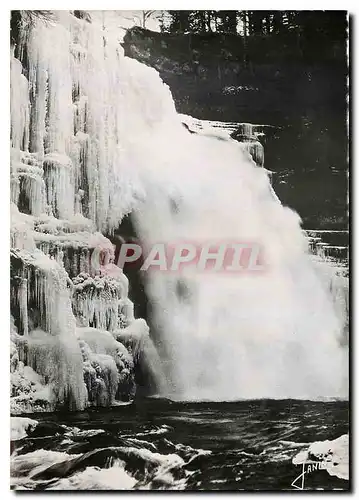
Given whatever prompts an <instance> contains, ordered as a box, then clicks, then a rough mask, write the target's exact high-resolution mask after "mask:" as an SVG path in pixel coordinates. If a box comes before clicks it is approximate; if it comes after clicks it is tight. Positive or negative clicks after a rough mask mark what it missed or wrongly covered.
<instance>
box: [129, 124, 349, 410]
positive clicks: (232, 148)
mask: <svg viewBox="0 0 359 500" xmlns="http://www.w3.org/2000/svg"><path fill="white" fill-rule="evenodd" d="M158 140H159V143H157V144H154V143H153V140H151V143H150V144H148V145H147V147H148V148H152V147H154V148H155V151H156V153H155V154H156V160H155V165H153V164H152V162H151V163H149V164H148V165H147V166H144V167H143V168H144V171H145V173H144V176H146V179H147V181H146V182H145V185H146V186H147V197H146V201H145V203H144V204H143V206H142V207H141V208H139V209H137V210H136V216H137V220H138V226H139V232H140V234H141V235H142V237H143V238H144V240H145V242H146V243H147V244H151V242H153V243H156V242H163V241H164V242H168V243H173V242H176V241H179V242H188V241H191V242H193V241H195V242H197V244H198V245H200V244H201V243H204V242H207V241H213V242H216V241H217V242H218V241H227V242H229V243H230V242H238V241H240V242H253V243H259V244H260V245H261V246H262V247H263V248H264V252H265V259H266V262H267V265H268V269H267V270H266V271H265V272H263V273H257V274H255V273H252V274H249V273H248V274H247V275H246V274H242V275H238V274H237V275H235V274H232V275H230V274H221V273H217V274H216V273H207V274H206V273H203V272H202V273H197V274H196V273H195V272H194V271H193V272H192V273H191V272H190V271H188V273H187V274H186V275H184V276H181V275H174V273H173V272H172V273H166V272H161V271H160V270H153V271H152V272H151V276H150V278H149V279H148V293H149V294H150V296H151V299H152V301H153V303H154V304H156V310H155V311H156V312H155V314H156V318H155V321H156V324H157V326H158V328H160V330H161V334H162V335H163V338H164V339H165V343H166V346H167V350H166V356H169V358H170V360H171V362H170V367H169V368H170V372H171V375H172V380H173V388H172V391H173V393H174V394H175V395H177V396H179V397H182V398H190V399H192V398H195V399H198V398H200V399H202V398H205V399H206V398H208V399H215V400H223V399H238V398H259V397H275V398H287V397H294V398H316V397H333V396H334V397H335V396H336V397H338V396H345V394H346V369H347V368H346V358H347V350H346V348H342V347H340V344H341V335H342V326H343V325H342V324H341V317H340V315H337V314H336V311H335V310H334V308H333V303H332V301H331V297H330V295H329V293H328V292H327V290H326V289H325V287H324V286H323V285H322V283H321V281H320V279H319V276H317V274H316V271H315V268H314V266H313V263H312V261H311V258H310V256H309V254H308V253H307V249H306V246H307V242H306V240H305V238H304V236H303V235H302V232H301V230H300V224H299V217H298V216H297V215H296V214H295V213H294V212H292V211H291V210H289V209H288V208H285V207H283V206H282V205H281V204H280V203H278V201H277V200H276V199H275V198H274V197H273V194H272V192H271V188H270V183H269V180H268V178H267V175H266V173H265V172H264V171H263V170H262V169H260V168H258V167H256V166H255V165H254V163H253V162H251V161H250V160H249V159H248V158H247V157H245V156H244V155H243V153H242V150H241V148H240V147H239V145H238V144H237V143H235V142H229V141H228V142H223V141H218V140H215V139H210V138H206V137H198V136H197V137H194V136H193V135H189V134H188V135H187V134H186V133H185V131H182V129H181V127H180V125H179V124H178V125H177V127H173V128H172V130H168V128H167V130H165V129H162V130H161V131H159V136H158ZM161 156H162V158H161ZM171 199H173V200H175V206H176V210H173V203H172V204H171ZM179 281H180V282H181V287H180V288H181V290H182V291H181V292H180V293H179V291H178V282H179ZM183 288H185V293H183Z"/></svg>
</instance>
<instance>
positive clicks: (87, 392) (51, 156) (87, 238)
mask: <svg viewBox="0 0 359 500" xmlns="http://www.w3.org/2000/svg"><path fill="white" fill-rule="evenodd" d="M26 19H27V21H29V16H26ZM25 21H26V20H25V19H24V20H23V22H22V25H21V26H20V30H19V36H18V40H17V44H16V46H15V47H12V49H11V199H12V207H11V312H12V316H13V323H12V331H11V338H12V351H11V367H12V368H11V370H12V411H13V412H15V413H21V412H31V411H35V410H52V409H55V408H57V407H60V406H61V407H66V408H69V409H82V408H84V407H85V406H86V405H88V404H97V405H109V404H112V403H113V402H114V401H115V400H116V399H126V400H128V399H131V398H132V397H133V396H134V393H135V387H136V386H135V381H134V361H133V356H132V355H130V354H129V352H128V350H127V348H125V347H124V346H123V344H121V343H120V342H118V341H117V340H115V337H114V335H119V334H120V333H121V330H122V329H125V330H126V331H127V330H131V324H132V323H133V322H134V321H135V319H134V317H133V307H131V306H130V307H124V304H125V303H130V301H129V299H128V282H127V278H126V277H125V276H124V275H123V273H122V271H121V270H120V269H118V268H116V270H114V267H115V266H112V267H111V262H113V259H114V249H113V246H112V244H111V242H110V241H109V240H108V239H107V238H106V237H105V236H103V235H102V234H101V232H105V233H107V234H110V233H111V232H112V231H113V230H114V229H116V228H117V227H118V225H119V222H120V221H121V219H122V217H123V216H124V215H125V214H127V213H128V212H129V211H130V210H131V209H132V208H133V206H134V204H135V202H136V199H137V198H138V197H141V186H140V184H139V183H136V182H134V179H133V178H130V177H128V170H127V169H125V168H124V166H125V165H126V162H128V161H129V159H128V152H127V151H126V141H125V137H128V141H133V140H134V139H135V137H134V136H131V135H129V134H128V133H127V134H125V131H128V129H129V127H130V130H132V132H135V131H136V130H140V129H141V127H140V126H139V123H138V122H141V121H146V120H150V119H154V120H155V119H156V112H155V113H153V111H154V110H156V107H157V106H158V107H159V108H160V107H161V99H160V96H158V100H157V102H156V101H155V100H154V101H153V102H149V103H148V110H147V111H148V112H147V113H146V110H143V109H141V110H140V102H138V101H137V100H136V91H138V85H142V84H143V79H141V78H140V82H142V83H139V79H138V77H137V74H138V73H140V72H139V71H138V68H139V67H140V66H141V65H139V64H138V63H136V62H133V63H132V61H130V60H125V58H124V57H123V54H122V48H121V46H120V45H119V42H118V40H117V39H116V38H113V35H112V34H111V33H109V32H107V31H106V29H105V28H103V27H102V26H100V25H98V24H96V22H95V23H91V22H88V19H87V20H82V19H81V20H80V19H77V18H76V17H75V16H74V15H72V13H69V12H64V11H62V12H60V11H59V12H54V13H53V16H52V19H51V20H48V21H46V20H41V19H38V20H33V22H31V23H29V22H27V23H26V22H25ZM15 56H16V57H15ZM133 67H135V69H133ZM149 74H150V77H151V76H152V78H157V79H158V77H157V75H156V74H155V72H154V71H152V72H151V71H150V72H149ZM128 109H137V112H135V113H131V114H129V113H128V112H127V111H128ZM131 117H132V120H133V123H132V124H131V123H130V122H131ZM142 128H143V127H142ZM96 252H99V253H100V256H101V259H102V260H101V262H102V263H105V264H106V265H107V268H106V266H103V265H101V266H100V265H97V264H98V263H99V262H97V261H96V258H95V257H96V255H95V253H96ZM97 257H98V255H97ZM94 258H95V260H94ZM94 262H95V265H93V263H94ZM135 330H136V335H137V341H136V342H135V341H133V342H132V343H131V342H130V343H129V344H128V349H130V350H131V346H132V344H133V345H134V346H136V345H137V343H138V337H141V335H143V336H148V329H147V327H144V328H142V331H141V332H140V333H139V332H138V331H137V330H138V328H137V326H136V327H135ZM109 332H113V333H109ZM90 333H91V335H90ZM94 337H96V338H97V342H95V343H94V342H93V338H94ZM111 339H112V341H111ZM109 346H111V348H110V349H109Z"/></svg>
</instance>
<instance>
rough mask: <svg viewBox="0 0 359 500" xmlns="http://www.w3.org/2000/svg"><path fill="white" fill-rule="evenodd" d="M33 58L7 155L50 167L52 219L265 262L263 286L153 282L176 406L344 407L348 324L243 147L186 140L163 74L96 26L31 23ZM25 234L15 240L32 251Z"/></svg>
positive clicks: (236, 281) (152, 274) (213, 280)
mask: <svg viewBox="0 0 359 500" xmlns="http://www.w3.org/2000/svg"><path fill="white" fill-rule="evenodd" d="M26 47H27V57H28V82H27V81H26V79H25V80H24V77H23V75H21V71H19V64H18V62H16V60H14V59H13V80H12V85H13V95H14V96H19V99H20V100H19V103H20V106H21V114H19V113H18V109H17V107H16V106H14V107H13V108H12V122H11V123H12V133H13V142H12V146H13V148H14V150H15V151H17V150H18V149H19V148H20V149H21V148H25V150H26V149H27V148H29V152H30V153H32V154H34V155H35V156H36V158H37V160H38V161H40V163H41V164H42V166H43V176H44V184H45V186H46V193H47V199H46V200H44V202H46V203H47V212H48V215H49V216H50V217H52V216H53V215H54V216H55V217H58V218H59V219H61V218H67V219H71V218H73V217H74V212H75V211H76V212H81V213H83V214H84V215H85V216H86V217H88V218H89V219H91V220H92V221H93V222H94V224H95V225H96V227H97V229H98V230H100V231H107V232H111V231H113V230H114V229H115V228H117V227H118V224H119V222H120V221H121V219H122V217H123V216H124V215H125V214H127V213H130V212H132V213H133V215H134V218H135V219H136V222H137V229H138V233H139V236H140V238H141V239H142V241H143V242H144V243H145V244H146V245H150V244H151V243H157V242H168V243H170V244H173V243H174V242H176V241H180V242H183V241H194V242H196V243H197V244H198V245H200V244H201V243H202V242H205V241H208V240H211V241H218V240H222V241H224V240H226V241H228V242H233V241H236V242H238V241H240V242H252V243H256V244H261V245H262V247H263V248H264V250H265V255H266V262H267V263H268V265H269V266H268V270H267V271H266V272H265V273H262V274H258V275H240V276H238V275H223V274H217V275H213V274H211V273H207V274H206V273H195V272H191V271H188V272H187V274H186V275H175V274H173V273H172V274H169V273H165V272H161V271H149V272H148V276H147V277H146V278H147V293H148V295H149V297H150V299H151V301H152V305H153V308H154V311H155V313H154V318H153V320H154V321H153V323H154V324H155V325H156V328H157V329H158V333H159V334H160V335H161V337H162V344H163V345H164V347H163V349H162V350H161V352H160V354H161V355H162V358H163V361H164V364H165V365H166V372H167V373H168V376H169V377H170V378H171V384H170V385H171V386H170V388H169V394H170V395H172V396H174V397H178V398H197V399H205V398H210V399H214V400H224V399H238V398H256V397H278V398H280V397H283V398H284V397H293V398H294V397H300V398H316V397H336V396H346V391H347V389H346V377H347V368H346V360H347V351H346V348H344V347H340V336H341V328H342V325H341V321H340V315H337V314H336V311H335V309H334V307H333V304H332V302H331V298H330V296H329V295H328V293H327V291H326V290H325V287H324V286H323V285H322V284H321V282H320V280H319V278H318V277H317V275H316V271H315V269H314V268H313V265H312V263H311V259H310V256H309V254H308V253H307V244H306V240H305V238H304V236H303V234H302V231H301V229H300V221H299V217H298V216H297V215H296V214H295V213H294V212H292V211H291V210H289V209H288V208H285V207H283V206H282V205H281V204H280V203H278V200H277V198H276V196H275V195H274V193H273V191H272V189H271V186H270V183H269V180H268V176H267V174H266V172H265V170H263V169H261V168H258V167H256V166H255V164H254V163H253V162H252V161H251V160H250V158H249V157H248V156H247V155H246V154H245V152H244V151H243V148H241V147H240V145H239V144H238V143H237V142H235V141H232V140H227V141H223V140H218V139H216V138H213V137H212V138H209V137H201V136H195V135H191V134H189V133H188V132H187V131H186V130H185V129H184V128H183V127H182V125H181V123H180V119H179V118H178V115H177V114H176V110H175V106H174V102H173V100H172V96H171V93H170V91H169V89H168V87H167V86H165V85H164V84H163V82H162V81H161V79H160V77H159V75H158V73H157V72H156V71H155V70H153V69H150V68H148V67H146V66H144V65H142V64H140V63H138V62H136V61H134V60H132V59H129V58H127V57H124V56H123V50H122V48H121V46H120V45H119V42H118V40H117V38H116V34H115V33H113V32H110V31H109V30H107V29H106V27H104V26H102V25H101V24H97V23H96V22H95V20H94V22H93V23H92V24H90V23H87V22H85V21H83V20H79V19H76V18H74V17H73V16H72V15H70V14H68V13H65V12H58V13H57V21H56V23H49V24H43V23H41V22H37V23H36V25H35V26H34V27H33V28H32V29H31V31H30V34H29V36H28V37H27V40H26ZM27 89H29V91H30V98H31V105H32V116H31V120H29V117H28V110H29V108H30V105H29V102H27V100H26V90H27ZM34 110H35V111H36V112H35V111H34ZM17 175H18V174H17V170H16V169H14V171H13V176H14V179H15V182H14V193H15V194H14V196H15V195H16V196H17V194H18V191H17V189H18V184H16V179H17ZM40 181H41V182H42V180H41V179H40ZM40 181H39V182H40ZM35 192H36V193H38V191H35V190H30V191H29V193H30V194H29V196H30V198H31V197H32V196H35V194H34V193H35ZM79 193H81V194H79ZM16 196H15V197H16ZM36 196H37V195H36ZM35 205H36V203H35V201H34V200H30V203H29V206H30V211H31V207H34V206H35ZM32 215H38V214H37V213H36V214H35V213H33V214H32ZM78 215H79V213H76V214H75V216H78ZM51 220H52V219H51ZM84 220H86V219H84ZM25 225H26V224H25ZM23 227H25V226H24V223H22V226H21V228H20V229H21V231H20V230H19V231H18V232H16V235H15V236H16V238H15V236H14V238H15V239H21V241H23V240H24V239H26V238H24V236H23V234H22V231H23ZM20 233H21V234H20ZM47 239H49V238H47ZM111 307H112V305H111ZM87 309H88V308H87ZM87 309H86V310H87ZM101 327H103V324H102V326H101ZM85 347H86V346H83V351H84V352H85V351H86V349H87V348H86V349H85ZM86 352H87V351H86ZM85 354H86V353H85ZM86 355H87V354H86ZM101 356H107V354H101ZM86 359H87V358H86ZM86 362H87V361H86ZM106 363H107V361H106ZM107 365H108V363H107ZM107 365H106V366H107ZM108 366H109V365H108ZM114 367H115V364H114V363H112V364H111V366H110V367H109V373H112V371H113V372H114V370H115V368H114ZM112 379H113V380H114V379H115V378H114V377H112V378H111V380H112ZM111 384H112V382H111ZM111 394H112V395H111V397H110V399H111V398H112V396H113V394H114V390H112V392H111Z"/></svg>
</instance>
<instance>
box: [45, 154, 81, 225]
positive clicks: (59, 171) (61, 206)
mask: <svg viewBox="0 0 359 500" xmlns="http://www.w3.org/2000/svg"><path fill="white" fill-rule="evenodd" d="M43 166H44V179H45V184H46V191H47V203H48V204H49V205H50V206H51V209H52V212H53V214H54V215H55V216H56V217H59V218H64V219H66V218H70V217H71V216H72V215H73V214H74V182H73V172H72V162H71V160H70V158H68V157H67V156H64V155H60V154H58V153H51V154H48V155H46V156H45V158H44V164H43Z"/></svg>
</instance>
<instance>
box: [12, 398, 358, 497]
mask: <svg viewBox="0 0 359 500" xmlns="http://www.w3.org/2000/svg"><path fill="white" fill-rule="evenodd" d="M348 413H349V405H348V402H346V401H329V402H313V401H299V400H253V401H248V400H247V401H238V402H228V403H226V402H222V403H213V402H187V403H186V402H173V401H169V400H163V399H155V398H152V399H142V400H139V401H136V402H134V403H133V404H128V405H123V406H119V407H114V408H111V409H103V410H99V409H94V410H88V411H85V412H78V413H66V414H60V413H52V414H36V415H30V417H31V418H32V419H35V420H37V421H38V425H37V426H36V427H35V428H34V429H33V430H32V431H31V432H28V435H27V436H26V437H25V438H23V439H21V440H17V441H14V442H12V457H11V476H12V480H11V484H12V488H15V489H30V490H34V489H36V490H44V489H45V490H49V489H52V490H101V489H108V490H122V489H125V490H131V489H132V490H133V489H137V490H163V489H164V490H205V491H211V490H224V491H226V490H227V491H235V490H294V487H293V486H292V482H293V481H295V479H296V478H297V477H298V476H299V475H300V474H301V472H302V466H301V465H295V464H294V463H293V458H294V457H295V456H298V454H299V453H300V452H303V451H305V450H307V449H308V447H309V445H310V444H311V443H313V442H317V441H325V440H335V439H337V438H339V437H340V436H343V435H345V434H347V433H348V432H349V423H348ZM332 450H334V447H333V446H332ZM329 455H331V456H332V457H334V458H333V461H334V465H335V467H337V466H340V467H343V465H344V468H345V467H346V468H348V460H349V458H348V455H346V456H344V457H343V455H342V456H341V459H340V460H341V461H342V462H343V461H344V462H345V463H344V464H343V463H341V464H339V465H338V464H337V462H338V461H340V460H339V459H337V458H335V451H334V455H333V451H331V450H329ZM333 470H336V469H335V468H334V469H333ZM340 475H341V474H337V473H336V472H334V473H333V472H331V473H330V471H328V470H315V471H313V472H312V473H309V472H308V473H307V474H306V477H305V483H303V485H302V486H304V489H308V490H311V489H324V490H333V489H341V490H347V489H348V488H349V481H348V480H346V479H343V475H342V478H340V477H337V476H340ZM344 476H345V474H344Z"/></svg>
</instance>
